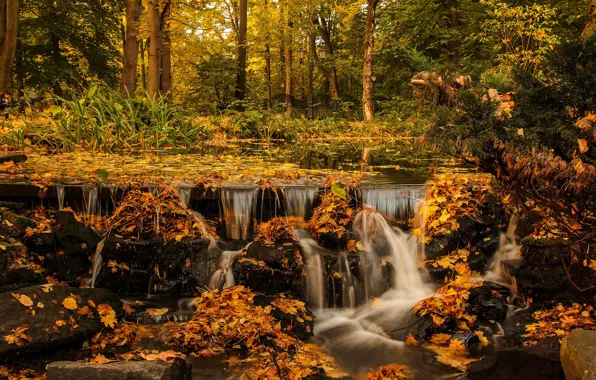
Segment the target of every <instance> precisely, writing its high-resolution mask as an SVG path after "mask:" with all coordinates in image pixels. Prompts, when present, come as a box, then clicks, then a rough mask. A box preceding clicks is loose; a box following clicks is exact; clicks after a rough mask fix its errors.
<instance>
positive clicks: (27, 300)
mask: <svg viewBox="0 0 596 380" xmlns="http://www.w3.org/2000/svg"><path fill="white" fill-rule="evenodd" d="M12 296H13V298H14V299H16V300H17V301H19V302H20V303H21V305H23V306H26V307H29V306H33V301H31V298H29V297H28V296H26V295H24V294H14V293H12Z"/></svg>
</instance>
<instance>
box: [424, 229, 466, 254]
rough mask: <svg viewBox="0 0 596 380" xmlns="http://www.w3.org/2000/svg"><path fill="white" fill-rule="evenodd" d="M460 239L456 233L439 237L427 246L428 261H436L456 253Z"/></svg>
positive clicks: (425, 251)
mask: <svg viewBox="0 0 596 380" xmlns="http://www.w3.org/2000/svg"><path fill="white" fill-rule="evenodd" d="M458 243H459V237H458V236H457V234H455V233H451V234H442V235H437V236H435V237H433V238H432V240H431V241H430V242H429V243H428V244H426V247H425V248H424V254H425V256H426V259H427V260H436V259H438V258H439V257H442V256H445V255H447V254H448V253H449V252H451V251H455V250H456V249H457V247H458Z"/></svg>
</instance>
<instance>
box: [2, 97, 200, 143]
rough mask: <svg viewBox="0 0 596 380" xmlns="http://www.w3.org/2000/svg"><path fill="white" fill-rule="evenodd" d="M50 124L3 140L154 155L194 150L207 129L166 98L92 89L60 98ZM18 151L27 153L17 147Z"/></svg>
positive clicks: (49, 117)
mask: <svg viewBox="0 0 596 380" xmlns="http://www.w3.org/2000/svg"><path fill="white" fill-rule="evenodd" d="M57 102H58V103H59V104H60V105H59V106H58V105H57V106H54V107H52V108H51V109H50V110H49V115H46V116H47V117H46V121H47V123H43V122H39V120H42V119H43V118H37V120H38V121H37V122H25V123H24V126H22V127H21V128H17V129H15V130H12V131H11V132H10V133H8V134H7V135H5V136H3V137H2V140H4V141H3V142H5V143H8V144H9V145H19V144H25V143H26V142H27V139H28V140H29V141H30V142H32V143H34V144H42V145H46V146H49V147H50V148H52V149H53V150H57V151H73V150H76V149H85V150H92V151H98V152H116V151H139V152H145V151H154V150H161V149H166V148H174V149H176V148H178V149H180V148H187V149H188V148H192V147H193V146H195V145H196V144H197V143H198V142H199V141H200V140H201V139H202V138H203V137H204V129H203V128H202V127H201V126H199V125H194V123H193V122H192V121H191V119H190V118H188V117H186V116H183V115H181V114H180V113H179V111H178V109H177V107H176V106H175V105H172V104H170V103H168V102H166V101H165V100H164V99H163V98H161V97H155V98H153V99H151V98H149V97H148V96H147V97H146V98H144V99H135V98H132V99H126V98H124V97H122V96H121V95H120V94H119V93H118V92H117V91H114V90H111V89H109V88H105V87H99V86H93V87H91V88H89V89H87V90H85V91H83V92H81V93H79V94H77V95H73V96H71V97H68V98H58V99H57ZM17 148H22V147H18V146H17Z"/></svg>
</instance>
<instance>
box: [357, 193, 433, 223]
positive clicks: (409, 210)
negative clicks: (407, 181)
mask: <svg viewBox="0 0 596 380" xmlns="http://www.w3.org/2000/svg"><path fill="white" fill-rule="evenodd" d="M361 193H362V203H364V204H365V205H367V206H369V207H372V208H374V209H375V210H377V211H378V212H380V213H381V214H383V215H387V216H391V217H394V218H397V219H409V218H412V217H414V215H415V210H416V204H417V203H418V202H419V201H420V200H421V199H424V197H425V195H426V187H425V186H399V187H387V188H362V189H361Z"/></svg>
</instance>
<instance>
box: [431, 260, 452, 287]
mask: <svg viewBox="0 0 596 380" xmlns="http://www.w3.org/2000/svg"><path fill="white" fill-rule="evenodd" d="M426 271H427V272H428V275H429V277H430V279H431V280H432V282H434V283H435V284H444V283H446V280H445V279H449V277H450V276H451V274H452V273H453V271H452V270H451V269H450V268H444V267H442V266H440V265H437V266H436V267H435V266H434V265H432V264H430V263H426Z"/></svg>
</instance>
